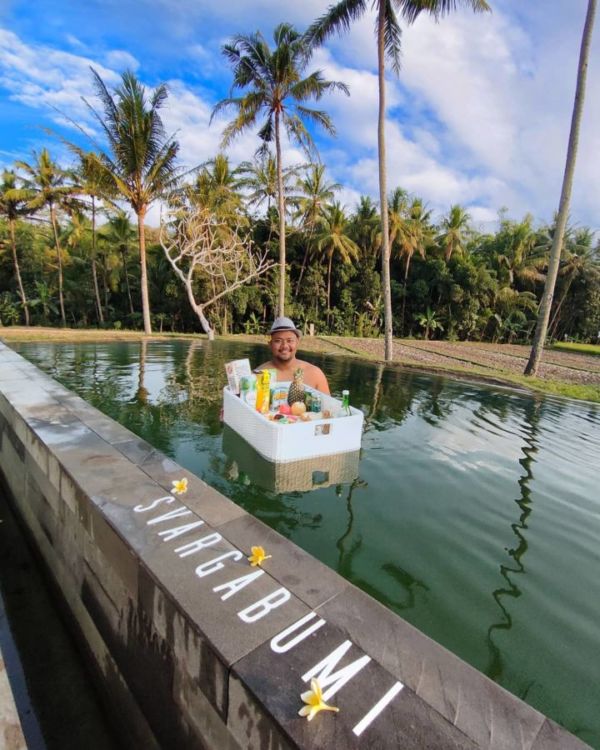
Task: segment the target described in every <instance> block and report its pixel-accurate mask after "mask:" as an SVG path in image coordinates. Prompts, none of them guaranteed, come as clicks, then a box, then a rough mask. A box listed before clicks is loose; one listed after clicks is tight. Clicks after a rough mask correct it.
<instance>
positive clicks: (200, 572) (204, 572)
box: [194, 549, 244, 578]
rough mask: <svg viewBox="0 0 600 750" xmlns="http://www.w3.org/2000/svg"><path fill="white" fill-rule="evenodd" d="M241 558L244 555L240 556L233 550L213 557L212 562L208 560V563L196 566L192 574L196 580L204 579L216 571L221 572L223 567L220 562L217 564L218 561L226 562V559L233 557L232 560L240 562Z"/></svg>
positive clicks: (239, 553)
mask: <svg viewBox="0 0 600 750" xmlns="http://www.w3.org/2000/svg"><path fill="white" fill-rule="evenodd" d="M243 556H244V555H242V553H241V552H239V551H238V550H237V549H234V550H232V551H231V552H226V553H225V554H224V555H219V557H215V558H214V560H209V561H208V562H205V563H202V565H198V567H197V568H196V570H195V571H194V572H195V573H196V575H197V576H198V578H204V576H209V575H210V574H211V573H216V572H217V570H221V568H223V567H225V566H224V565H223V563H222V562H219V560H226V559H227V558H228V557H233V559H234V560H241V559H242V557H243ZM211 566H212V567H211Z"/></svg>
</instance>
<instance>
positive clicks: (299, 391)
mask: <svg viewBox="0 0 600 750" xmlns="http://www.w3.org/2000/svg"><path fill="white" fill-rule="evenodd" d="M296 401H302V403H304V370H303V369H302V368H301V367H299V368H298V369H297V370H296V372H295V373H294V382H293V383H291V385H290V390H289V391H288V404H289V405H290V406H291V405H292V404H295V403H296Z"/></svg>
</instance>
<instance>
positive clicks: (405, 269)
mask: <svg viewBox="0 0 600 750" xmlns="http://www.w3.org/2000/svg"><path fill="white" fill-rule="evenodd" d="M411 257H412V256H410V255H407V256H406V266H405V268H404V295H403V296H402V318H401V323H402V329H401V330H402V335H403V336H404V313H405V311H406V285H407V284H408V267H409V266H410V259H411Z"/></svg>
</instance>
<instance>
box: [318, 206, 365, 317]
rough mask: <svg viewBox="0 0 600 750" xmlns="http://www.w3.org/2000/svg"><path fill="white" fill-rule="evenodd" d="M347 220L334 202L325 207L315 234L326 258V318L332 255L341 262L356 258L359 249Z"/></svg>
mask: <svg viewBox="0 0 600 750" xmlns="http://www.w3.org/2000/svg"><path fill="white" fill-rule="evenodd" d="M349 229H350V225H349V221H348V218H347V217H346V214H345V211H344V208H343V207H342V206H341V205H340V203H339V202H337V201H336V202H335V203H333V204H331V205H330V206H328V207H327V208H326V209H325V214H324V216H323V217H322V218H321V220H320V222H319V226H318V229H317V233H316V235H315V245H316V247H317V250H319V251H320V252H321V253H323V255H325V257H326V258H327V319H328V322H329V311H330V310H331V268H332V266H333V258H334V256H336V255H337V256H338V258H339V259H340V260H341V261H342V263H351V262H352V261H353V260H357V259H358V257H359V255H360V249H359V247H358V245H357V244H356V242H354V240H353V239H352V238H351V237H350V234H349Z"/></svg>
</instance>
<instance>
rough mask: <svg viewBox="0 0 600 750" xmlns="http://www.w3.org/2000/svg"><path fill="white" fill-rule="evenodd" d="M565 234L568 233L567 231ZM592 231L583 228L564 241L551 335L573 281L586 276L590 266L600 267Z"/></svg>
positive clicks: (553, 334)
mask: <svg viewBox="0 0 600 750" xmlns="http://www.w3.org/2000/svg"><path fill="white" fill-rule="evenodd" d="M567 234H569V233H568V232H567ZM593 242H594V233H593V232H592V230H591V229H588V228H583V229H579V230H578V231H576V232H574V233H573V234H572V237H569V239H568V240H567V241H566V243H565V245H566V248H565V250H566V252H565V253H563V256H564V257H563V258H562V261H561V264H560V268H559V270H558V276H560V277H561V278H562V284H561V291H560V298H559V299H558V301H557V304H556V306H555V308H554V310H553V313H552V316H551V320H550V323H549V325H548V331H549V332H550V335H551V336H556V331H557V329H558V325H559V323H560V318H561V310H562V306H563V304H564V302H565V300H566V299H567V296H568V294H569V290H570V289H571V285H572V284H573V282H574V281H575V280H576V279H577V278H579V277H581V278H585V277H586V276H588V274H589V272H590V269H591V268H600V265H599V264H598V260H597V259H596V253H595V249H594V247H593Z"/></svg>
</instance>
